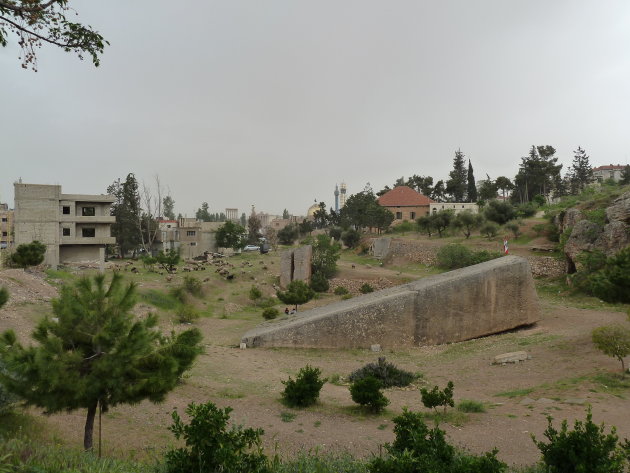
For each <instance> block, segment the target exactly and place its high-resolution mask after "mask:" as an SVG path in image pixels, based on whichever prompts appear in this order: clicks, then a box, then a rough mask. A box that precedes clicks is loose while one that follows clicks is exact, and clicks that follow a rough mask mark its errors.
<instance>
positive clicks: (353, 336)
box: [241, 256, 541, 348]
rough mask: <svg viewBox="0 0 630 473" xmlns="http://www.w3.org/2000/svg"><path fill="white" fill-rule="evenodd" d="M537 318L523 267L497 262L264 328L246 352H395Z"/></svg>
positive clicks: (248, 341)
mask: <svg viewBox="0 0 630 473" xmlns="http://www.w3.org/2000/svg"><path fill="white" fill-rule="evenodd" d="M540 318H541V309H540V304H539V301H538V296H537V294H536V290H535V288H534V280H533V278H532V275H531V270H530V267H529V263H528V262H527V260H526V259H524V258H520V257H517V256H504V257H501V258H498V259H495V260H492V261H488V262H486V263H481V264H477V265H474V266H469V267H467V268H462V269H458V270H455V271H450V272H448V273H443V274H439V275H437V276H432V277H428V278H424V279H420V280H417V281H414V282H411V283H408V284H403V285H401V286H395V287H391V288H388V289H383V290H381V291H377V292H373V293H370V294H365V295H362V296H358V297H354V298H352V299H348V300H343V301H340V302H335V303H333V304H330V305H327V306H324V307H318V308H316V309H312V310H307V311H304V312H301V313H299V314H297V315H296V316H291V317H290V318H288V319H285V320H279V321H271V322H266V323H264V324H262V325H260V326H258V327H256V328H254V329H252V330H250V331H248V332H247V333H246V334H245V335H244V336H243V338H242V340H241V344H244V345H245V346H247V347H300V348H370V347H371V346H372V345H380V346H381V347H383V348H400V347H412V346H422V345H437V344H443V343H452V342H460V341H464V340H469V339H472V338H477V337H482V336H485V335H491V334H493V333H499V332H503V331H506V330H510V329H514V328H517V327H520V326H526V325H531V324H533V323H535V322H537V321H539V320H540Z"/></svg>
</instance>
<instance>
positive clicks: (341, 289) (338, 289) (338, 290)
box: [333, 286, 348, 296]
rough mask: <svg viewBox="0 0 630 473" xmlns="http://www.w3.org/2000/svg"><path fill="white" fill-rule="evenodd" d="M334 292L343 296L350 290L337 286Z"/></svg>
mask: <svg viewBox="0 0 630 473" xmlns="http://www.w3.org/2000/svg"><path fill="white" fill-rule="evenodd" d="M333 294H335V295H336V296H343V295H345V294H348V290H347V289H346V288H345V287H343V286H337V287H336V288H335V290H334V291H333Z"/></svg>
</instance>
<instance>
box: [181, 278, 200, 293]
mask: <svg viewBox="0 0 630 473" xmlns="http://www.w3.org/2000/svg"><path fill="white" fill-rule="evenodd" d="M182 286H183V287H184V290H185V291H186V292H187V293H188V294H192V295H193V296H195V297H201V296H203V287H202V285H201V281H200V280H199V279H197V278H195V277H193V276H189V275H186V276H184V282H183V284H182Z"/></svg>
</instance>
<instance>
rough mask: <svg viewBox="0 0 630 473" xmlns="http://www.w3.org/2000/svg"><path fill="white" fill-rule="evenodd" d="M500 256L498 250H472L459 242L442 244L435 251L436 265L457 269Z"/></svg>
mask: <svg viewBox="0 0 630 473" xmlns="http://www.w3.org/2000/svg"><path fill="white" fill-rule="evenodd" d="M499 256H501V253H499V252H498V251H487V250H480V251H473V250H471V249H470V248H468V247H466V246H464V245H461V244H459V243H449V244H448V245H444V246H443V247H442V248H440V249H439V250H438V252H437V261H438V266H439V267H440V268H444V269H457V268H464V267H466V266H471V265H473V264H479V263H483V262H485V261H490V260H491V259H495V258H498V257H499Z"/></svg>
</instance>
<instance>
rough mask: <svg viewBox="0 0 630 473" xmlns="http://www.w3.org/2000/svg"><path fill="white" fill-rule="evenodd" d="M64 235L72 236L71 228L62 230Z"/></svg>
mask: <svg viewBox="0 0 630 473" xmlns="http://www.w3.org/2000/svg"><path fill="white" fill-rule="evenodd" d="M61 231H62V235H63V236H70V229H69V228H62V229H61Z"/></svg>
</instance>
